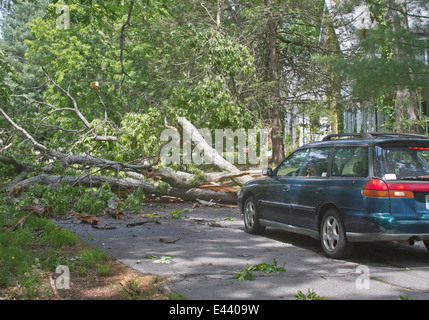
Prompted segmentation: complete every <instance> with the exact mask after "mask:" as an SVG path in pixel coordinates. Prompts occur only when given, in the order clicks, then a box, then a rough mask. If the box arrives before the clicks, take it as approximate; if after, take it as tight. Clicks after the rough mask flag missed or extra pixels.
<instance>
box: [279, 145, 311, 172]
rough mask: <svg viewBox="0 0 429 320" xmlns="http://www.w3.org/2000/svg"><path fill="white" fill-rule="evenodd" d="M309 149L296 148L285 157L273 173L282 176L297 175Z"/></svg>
mask: <svg viewBox="0 0 429 320" xmlns="http://www.w3.org/2000/svg"><path fill="white" fill-rule="evenodd" d="M308 153H309V149H304V150H298V151H295V152H294V153H292V154H291V155H290V156H289V157H287V158H286V159H285V160H284V161H283V162H282V163H281V164H280V165H279V166H278V167H277V168H276V169H275V172H274V173H275V174H276V175H277V176H282V177H294V176H297V175H298V174H299V172H300V170H301V168H302V165H303V164H304V162H305V159H307V156H308Z"/></svg>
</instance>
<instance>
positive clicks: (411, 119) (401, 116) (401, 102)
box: [388, 0, 423, 133]
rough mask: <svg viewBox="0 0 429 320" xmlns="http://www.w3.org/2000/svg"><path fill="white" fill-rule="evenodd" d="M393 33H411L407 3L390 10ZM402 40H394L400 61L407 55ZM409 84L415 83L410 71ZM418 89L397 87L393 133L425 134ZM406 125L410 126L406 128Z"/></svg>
mask: <svg viewBox="0 0 429 320" xmlns="http://www.w3.org/2000/svg"><path fill="white" fill-rule="evenodd" d="M388 19H390V20H391V22H392V26H393V31H394V32H395V33H399V32H401V31H406V32H409V28H408V17H407V1H406V0H395V1H394V8H391V9H390V10H389V17H388ZM400 42H401V40H400V39H397V38H396V39H393V59H395V60H396V61H400V59H401V57H402V56H404V55H405V53H404V52H403V51H402V50H401V43H400ZM409 71H410V72H409V76H408V77H409V79H408V80H410V81H409V82H410V83H412V82H413V80H414V79H413V75H412V74H413V73H412V72H413V71H412V70H411V68H410V70H409ZM417 97H418V94H417V89H415V88H411V87H410V86H400V85H398V86H397V89H396V99H395V124H394V126H393V131H395V132H400V131H404V130H406V131H408V132H409V133H423V129H422V127H421V126H419V125H418V124H417V123H416V122H417V120H419V117H418V115H419V109H420V108H419V103H418V98H417ZM404 123H406V124H408V125H406V126H405V127H404Z"/></svg>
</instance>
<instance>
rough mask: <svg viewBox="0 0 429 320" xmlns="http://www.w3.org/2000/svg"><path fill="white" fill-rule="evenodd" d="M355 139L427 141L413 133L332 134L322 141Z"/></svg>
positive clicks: (420, 135) (425, 137)
mask: <svg viewBox="0 0 429 320" xmlns="http://www.w3.org/2000/svg"><path fill="white" fill-rule="evenodd" d="M345 137H355V138H361V139H375V138H379V137H380V138H417V139H428V137H427V136H425V135H422V134H414V133H398V132H370V133H334V134H330V135H327V136H326V137H324V138H323V139H322V141H331V140H332V138H345Z"/></svg>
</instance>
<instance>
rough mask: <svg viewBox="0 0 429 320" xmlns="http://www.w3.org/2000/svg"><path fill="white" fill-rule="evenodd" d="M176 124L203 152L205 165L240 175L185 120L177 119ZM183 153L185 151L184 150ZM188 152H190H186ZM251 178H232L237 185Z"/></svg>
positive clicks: (247, 176) (234, 167) (235, 168)
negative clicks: (210, 164)
mask: <svg viewBox="0 0 429 320" xmlns="http://www.w3.org/2000/svg"><path fill="white" fill-rule="evenodd" d="M177 122H178V123H179V125H180V126H181V127H182V130H183V135H184V136H186V137H190V138H191V139H192V142H193V143H194V144H195V145H196V146H197V147H198V149H199V150H201V151H203V155H202V156H203V159H204V161H205V162H206V163H213V164H214V165H215V166H216V167H217V168H218V169H219V170H221V171H226V172H230V173H241V171H240V170H239V169H237V167H236V166H234V165H233V164H232V163H230V162H228V161H226V160H225V159H224V158H223V157H222V156H221V155H220V154H219V153H218V152H217V151H216V149H214V148H213V147H212V146H210V145H209V144H208V143H207V141H206V140H205V139H204V138H203V136H202V135H201V134H200V133H199V132H198V130H197V128H195V127H194V125H193V124H192V123H190V122H189V121H188V120H187V119H186V118H178V119H177ZM189 147H190V146H189ZM184 152H185V150H184ZM187 152H190V150H187ZM252 179H253V178H252V177H251V176H249V175H245V176H241V177H237V178H234V181H236V182H237V183H238V184H239V185H243V184H245V183H246V182H247V181H250V180H252Z"/></svg>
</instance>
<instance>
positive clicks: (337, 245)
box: [320, 209, 353, 259]
mask: <svg viewBox="0 0 429 320" xmlns="http://www.w3.org/2000/svg"><path fill="white" fill-rule="evenodd" d="M320 242H321V244H322V248H323V251H324V252H325V254H326V256H327V257H329V258H334V259H338V258H344V257H346V256H348V255H349V254H350V253H351V251H352V249H353V245H352V244H351V243H350V242H348V241H347V238H346V233H345V229H344V224H343V221H342V219H341V215H340V213H339V212H338V210H336V209H329V210H328V211H327V212H326V213H325V215H324V216H323V219H322V223H321V225H320Z"/></svg>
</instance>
